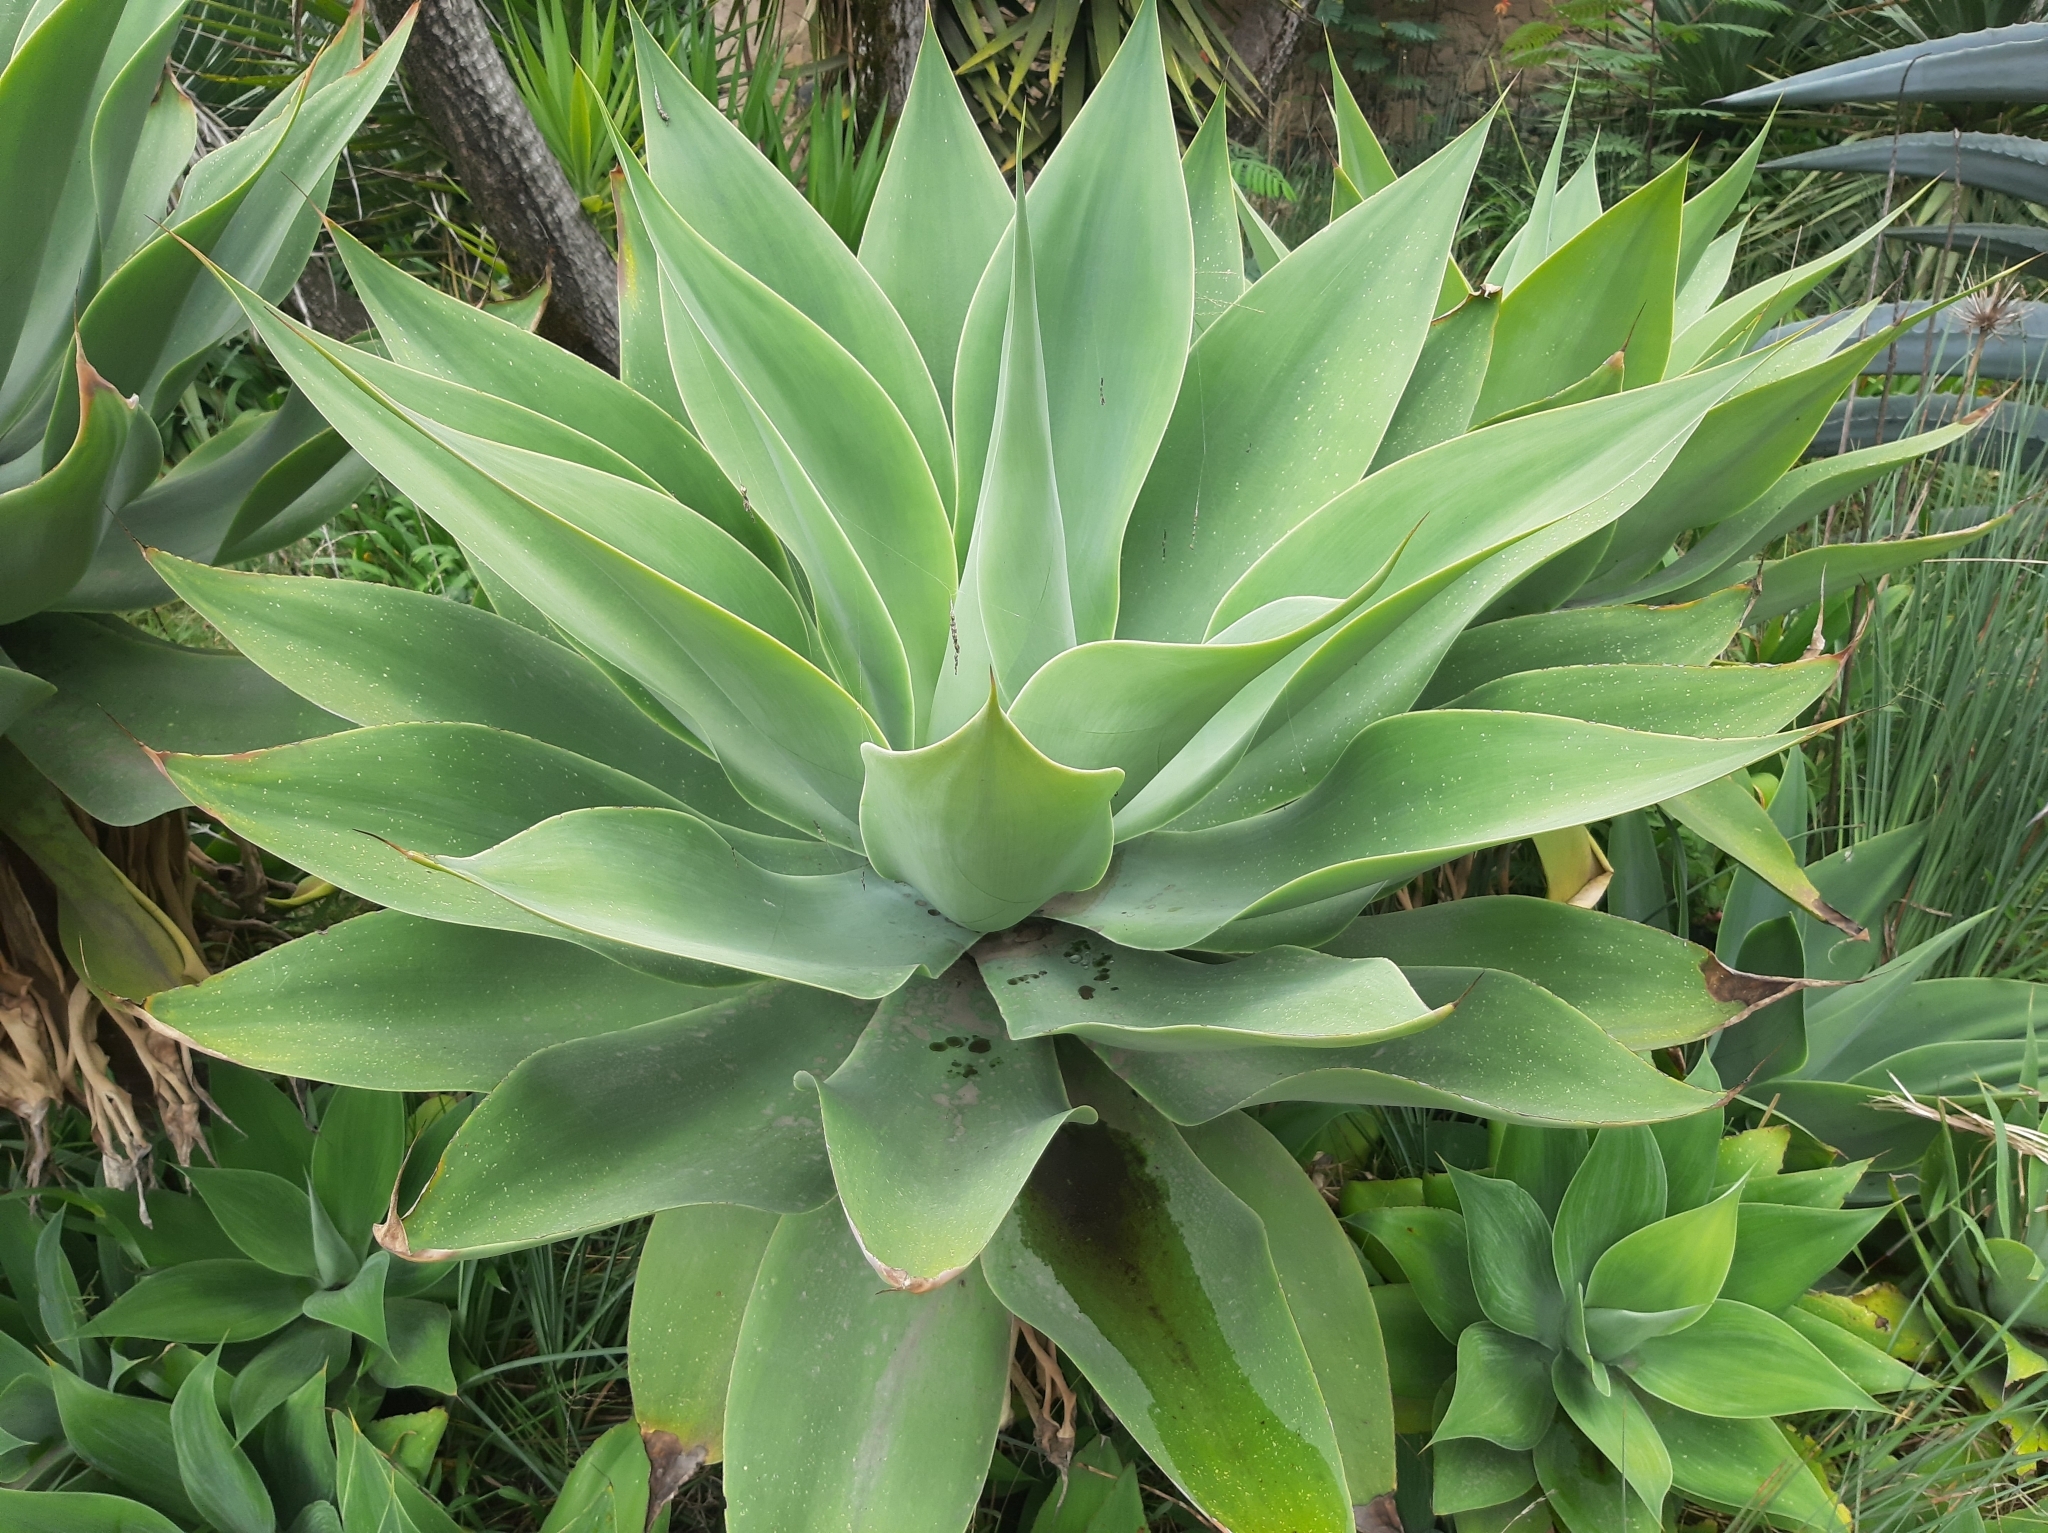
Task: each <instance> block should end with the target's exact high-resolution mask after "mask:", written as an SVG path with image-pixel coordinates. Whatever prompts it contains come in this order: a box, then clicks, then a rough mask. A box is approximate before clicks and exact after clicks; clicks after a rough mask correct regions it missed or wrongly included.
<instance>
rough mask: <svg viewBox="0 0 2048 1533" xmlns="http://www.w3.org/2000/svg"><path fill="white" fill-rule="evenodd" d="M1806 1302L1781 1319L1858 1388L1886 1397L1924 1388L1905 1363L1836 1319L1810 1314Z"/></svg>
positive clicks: (1784, 1314)
mask: <svg viewBox="0 0 2048 1533" xmlns="http://www.w3.org/2000/svg"><path fill="white" fill-rule="evenodd" d="M1804 1302H1805V1301H1802V1303H1800V1304H1795V1305H1793V1306H1792V1308H1790V1309H1788V1310H1786V1311H1785V1312H1784V1313H1783V1314H1781V1315H1780V1316H1779V1317H1778V1318H1779V1319H1780V1320H1782V1321H1784V1322H1785V1323H1786V1324H1787V1325H1789V1326H1791V1327H1792V1329H1793V1330H1795V1331H1797V1332H1798V1333H1799V1334H1800V1335H1801V1336H1803V1337H1804V1338H1805V1339H1806V1340H1807V1341H1809V1342H1811V1343H1812V1344H1813V1346H1814V1347H1815V1348H1816V1349H1818V1350H1819V1352H1820V1354H1821V1356H1823V1357H1825V1358H1826V1359H1827V1360H1828V1361H1829V1362H1831V1363H1833V1364H1834V1365H1835V1366H1836V1367H1837V1368H1839V1369H1840V1370H1841V1371H1842V1372H1843V1374H1844V1375H1846V1376H1847V1377H1848V1379H1849V1381H1850V1382H1851V1383H1853V1384H1854V1385H1856V1387H1857V1388H1859V1389H1864V1390H1868V1391H1869V1392H1870V1393H1871V1394H1873V1395H1884V1394H1891V1393H1893V1392H1894V1391H1896V1390H1901V1389H1916V1388H1920V1387H1922V1386H1923V1384H1924V1382H1925V1381H1924V1380H1923V1379H1922V1378H1921V1376H1920V1375H1919V1374H1917V1373H1915V1372H1914V1371H1913V1370H1912V1369H1911V1368H1909V1367H1907V1366H1906V1364H1904V1363H1902V1362H1900V1361H1899V1360H1898V1359H1897V1358H1895V1357H1892V1356H1890V1355H1889V1354H1888V1353H1886V1352H1885V1351H1883V1350H1882V1349H1881V1348H1879V1347H1876V1346H1873V1345H1872V1344H1871V1343H1870V1342H1868V1341H1865V1340H1864V1339H1863V1338H1862V1337H1860V1336H1857V1335H1855V1334H1853V1333H1852V1332H1850V1331H1848V1330H1845V1329H1844V1328H1843V1327H1842V1326H1840V1325H1837V1324H1836V1323H1835V1322H1834V1321H1833V1320H1830V1319H1827V1318H1825V1317H1823V1316H1822V1315H1818V1314H1814V1313H1810V1312H1809V1311H1808V1310H1807V1309H1806V1308H1805V1307H1804Z"/></svg>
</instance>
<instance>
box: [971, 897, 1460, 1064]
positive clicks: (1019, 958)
mask: <svg viewBox="0 0 2048 1533" xmlns="http://www.w3.org/2000/svg"><path fill="white" fill-rule="evenodd" d="M974 956H975V961H976V962H977V963H978V964H980V965H981V972H982V974H983V976H984V977H985V978H986V979H987V980H988V983H989V989H990V990H991V991H992V992H993V994H994V995H995V999H996V1004H997V1006H999V1007H1000V1008H1002V1014H1003V1021H1004V1022H1005V1024H1006V1025H1007V1026H1008V1028H1009V1031H1010V1036H1011V1037H1013V1038H1040V1037H1045V1036H1048V1035H1051V1034H1055V1033H1072V1034H1074V1035H1075V1036H1077V1037H1081V1038H1086V1039H1087V1040H1088V1041H1089V1042H1091V1043H1101V1044H1107V1045H1110V1046H1111V1047H1115V1048H1124V1049H1141V1050H1142V1049H1156V1050H1163V1051H1166V1052H1172V1053H1178V1052H1182V1051H1186V1050H1204V1049H1236V1048H1243V1047H1246V1046H1247V1045H1257V1044H1296V1045H1300V1046H1302V1047H1305V1048H1328V1047H1339V1046H1346V1045H1354V1044H1360V1043H1364V1042H1367V1041H1369V1040H1373V1039H1381V1038H1387V1037H1400V1036H1403V1035H1405V1034H1408V1033H1412V1032H1420V1031H1421V1030H1422V1029H1424V1028H1426V1027H1429V1026H1431V1025H1432V1024H1433V1023H1435V1022H1437V1021H1439V1020H1441V1019H1442V1017H1443V1016H1444V1015H1445V1012H1444V1011H1443V1010H1442V1009H1441V1008H1432V1007H1430V1006H1428V1005H1425V1004H1424V1003H1423V1001H1422V998H1421V997H1420V996H1418V995H1416V993H1415V991H1414V988H1413V987H1412V986H1410V985H1409V983H1408V981H1407V980H1406V979H1404V978H1403V977H1402V975H1401V971H1400V970H1399V969H1398V968H1396V967H1395V966H1394V965H1393V964H1392V963H1390V962H1388V961H1386V960H1385V959H1374V958H1361V959H1343V958H1332V957H1329V956H1327V955H1325V954H1322V953H1318V952H1315V951H1314V950H1312V949H1308V948H1295V947H1279V948H1274V949H1272V950H1271V951H1269V952H1264V953H1257V954H1253V955H1251V956H1248V957H1245V958H1240V959H1237V960H1235V961H1234V962H1231V963H1227V964H1213V963H1200V962H1196V961H1195V960H1192V959H1187V958H1177V957H1174V956H1173V955H1171V954H1168V953H1150V952H1145V951H1143V950H1141V949H1136V948H1120V947H1118V946H1117V945H1116V944H1115V943H1112V942H1107V941H1105V940H1103V939H1102V938H1101V937H1098V936H1096V935H1095V934H1094V933H1092V932H1087V931H1080V930H1077V929H1076V928H1074V927H1071V926H1057V925H1052V924H1050V923H1045V924H1040V923H1031V924H1029V925H1025V926H1020V927H1017V928H1015V929H1014V930H1012V931H1009V932H1005V933H1003V934H1002V935H1001V936H1000V937H992V938H990V939H988V940H987V941H986V942H984V943H983V944H981V945H980V946H979V947H978V948H977V949H976V950H975V955H974Z"/></svg>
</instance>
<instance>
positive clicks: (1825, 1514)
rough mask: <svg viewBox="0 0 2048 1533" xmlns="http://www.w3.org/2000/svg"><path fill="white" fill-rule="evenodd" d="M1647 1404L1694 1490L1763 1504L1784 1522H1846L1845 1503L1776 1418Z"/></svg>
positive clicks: (1685, 1486) (1682, 1481)
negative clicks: (1699, 1412)
mask: <svg viewBox="0 0 2048 1533" xmlns="http://www.w3.org/2000/svg"><path fill="white" fill-rule="evenodd" d="M1644 1404H1645V1407H1646V1408H1647V1410H1648V1411H1649V1413H1650V1419H1651V1420H1652V1421H1654V1422H1655V1423H1656V1427H1657V1433H1658V1435H1659V1437H1660V1438H1662V1440H1663V1441H1664V1443H1665V1445H1666V1446H1667V1447H1668V1449H1669V1450H1670V1454H1671V1476H1672V1483H1674V1484H1675V1485H1677V1486H1678V1488H1679V1489H1680V1490H1683V1491H1684V1492H1685V1493H1686V1494H1687V1495H1689V1496H1694V1497H1697V1498H1698V1499H1699V1500H1701V1501H1703V1502H1706V1503H1707V1504H1708V1505H1710V1506H1714V1507H1718V1508H1721V1509H1724V1510H1727V1511H1735V1510H1738V1509H1742V1508H1756V1509H1758V1510H1760V1511H1762V1512H1763V1513H1764V1514H1765V1515H1766V1516H1767V1517H1769V1518H1770V1519H1771V1521H1772V1522H1774V1523H1777V1524H1779V1525H1780V1526H1786V1527H1794V1528H1810V1529H1830V1528H1835V1527H1838V1526H1840V1523H1841V1505H1840V1503H1839V1502H1838V1501H1836V1499H1835V1498H1834V1496H1833V1495H1831V1494H1830V1493H1829V1491H1828V1489H1827V1487H1826V1486H1825V1485H1824V1484H1823V1483H1822V1481H1821V1478H1820V1475H1819V1474H1818V1473H1817V1472H1816V1471H1815V1469H1814V1467H1813V1466H1812V1465H1811V1464H1809V1463H1807V1462H1806V1461H1805V1460H1804V1459H1803V1458H1802V1457H1801V1456H1800V1454H1799V1451H1798V1450H1797V1449H1796V1448H1795V1447H1794V1446H1793V1445H1792V1443H1791V1441H1790V1440H1789V1439H1788V1438H1787V1437H1786V1435H1785V1433H1784V1432H1783V1431H1781V1430H1780V1429H1779V1428H1778V1426H1777V1425H1776V1424H1775V1423H1773V1422H1770V1421H1758V1420H1727V1419H1717V1418H1715V1417H1711V1416H1695V1415H1693V1414H1691V1413H1690V1412H1687V1411H1682V1410H1679V1409H1678V1408H1677V1407H1676V1406H1671V1405H1666V1404H1664V1403H1663V1402H1662V1401H1659V1400H1655V1399H1652V1400H1648V1401H1645V1402H1644Z"/></svg>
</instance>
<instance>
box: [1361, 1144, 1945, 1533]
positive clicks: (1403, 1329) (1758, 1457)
mask: <svg viewBox="0 0 2048 1533" xmlns="http://www.w3.org/2000/svg"><path fill="white" fill-rule="evenodd" d="M1720 1126H1721V1116H1720V1114H1719V1113H1718V1112H1711V1113H1706V1114H1702V1115H1700V1116H1698V1117H1695V1118H1689V1119H1685V1120H1683V1121H1681V1122H1677V1123H1671V1124H1665V1125H1660V1126H1658V1127H1656V1128H1654V1129H1651V1128H1607V1129H1602V1130H1600V1131H1599V1133H1598V1134H1596V1135H1594V1136H1593V1137H1592V1139H1591V1142H1590V1145H1589V1143H1588V1140H1587V1136H1586V1135H1585V1134H1584V1133H1583V1132H1577V1131H1572V1130H1558V1129H1526V1128H1509V1129H1507V1131H1506V1132H1505V1133H1503V1134H1501V1135H1499V1136H1498V1139H1497V1144H1496V1153H1495V1165H1494V1170H1493V1174H1492V1175H1488V1176H1479V1175H1474V1174H1473V1173H1471V1172H1467V1171H1458V1170H1453V1171H1452V1172H1451V1179H1452V1181H1453V1184H1454V1186H1455V1189H1456V1195H1457V1196H1456V1202H1457V1205H1458V1207H1457V1208H1456V1209H1448V1208H1436V1207H1415V1208H1376V1209H1371V1210H1368V1211H1366V1212H1363V1213H1361V1214H1359V1215H1357V1216H1356V1222H1357V1223H1358V1224H1359V1225H1360V1226H1361V1227H1362V1229H1363V1230H1364V1231H1365V1233H1366V1234H1367V1235H1368V1236H1369V1237H1370V1242H1371V1246H1370V1249H1372V1250H1373V1251H1374V1252H1375V1256H1376V1259H1377V1260H1379V1261H1381V1262H1382V1263H1383V1264H1384V1265H1385V1266H1387V1267H1388V1268H1389V1269H1391V1270H1390V1272H1389V1275H1390V1276H1392V1277H1394V1278H1396V1279H1397V1280H1401V1279H1405V1284H1404V1286H1402V1287H1400V1288H1398V1289H1395V1288H1389V1289H1381V1290H1379V1291H1378V1292H1379V1294H1380V1296H1381V1305H1380V1309H1381V1314H1382V1316H1383V1318H1384V1319H1385V1321H1386V1323H1387V1326H1388V1350H1389V1353H1390V1355H1391V1356H1392V1357H1393V1358H1395V1359H1396V1363H1395V1373H1396V1376H1397V1377H1399V1378H1400V1379H1401V1381H1402V1383H1403V1385H1404V1386H1405V1387H1406V1388H1409V1389H1418V1390H1426V1391H1428V1392H1429V1393H1430V1394H1433V1395H1436V1396H1437V1400H1438V1405H1437V1407H1436V1408H1434V1409H1433V1408H1432V1406H1431V1405H1430V1403H1429V1402H1428V1401H1427V1400H1417V1401H1414V1402H1412V1405H1411V1407H1410V1409H1411V1410H1412V1409H1413V1408H1414V1407H1420V1410H1421V1412H1422V1414H1423V1416H1424V1418H1425V1419H1423V1420H1421V1421H1414V1420H1409V1421H1404V1422H1403V1423H1402V1427H1403V1430H1409V1429H1411V1428H1412V1429H1416V1430H1421V1431H1428V1430H1430V1429H1431V1428H1432V1427H1433V1429H1434V1435H1433V1436H1432V1437H1431V1438H1430V1452H1429V1461H1430V1467H1431V1471H1432V1476H1431V1477H1432V1486H1431V1490H1432V1495H1431V1505H1432V1509H1433V1510H1434V1511H1435V1512H1437V1513H1438V1514H1440V1515H1446V1516H1454V1517H1456V1518H1457V1519H1458V1526H1459V1528H1460V1530H1461V1533H1462V1530H1464V1529H1466V1528H1468V1527H1472V1528H1485V1529H1493V1528H1500V1527H1503V1526H1506V1525H1508V1524H1509V1523H1512V1524H1513V1525H1514V1526H1516V1527H1519V1528H1522V1529H1525V1530H1527V1529H1536V1528H1540V1527H1541V1526H1543V1523H1544V1520H1545V1518H1546V1517H1547V1518H1549V1519H1552V1520H1554V1521H1555V1522H1557V1523H1559V1524H1561V1525H1562V1526H1563V1527H1564V1528H1567V1529H1569V1530H1570V1533H1606V1530H1609V1529H1613V1530H1623V1529H1637V1528H1640V1529H1644V1530H1648V1529H1654V1528H1657V1527H1659V1526H1662V1525H1664V1524H1663V1520H1662V1518H1663V1512H1664V1508H1665V1503H1666V1498H1667V1496H1669V1495H1670V1494H1671V1493H1672V1492H1673V1491H1674V1490H1676V1491H1678V1492H1680V1493H1682V1495H1683V1496H1685V1497H1689V1498H1691V1499H1692V1500H1694V1501H1697V1502H1700V1503H1703V1504H1705V1505H1707V1506H1709V1507H1712V1508H1715V1509H1717V1510H1720V1511H1723V1512H1741V1511H1744V1510H1748V1511H1750V1512H1752V1513H1761V1514H1762V1516H1763V1518H1764V1520H1765V1521H1766V1522H1767V1523H1768V1524H1770V1525H1772V1526H1776V1527H1788V1528H1808V1527H1810V1528H1832V1527H1835V1526H1837V1525H1838V1522H1839V1521H1840V1511H1839V1508H1838V1506H1837V1504H1836V1502H1835V1499H1834V1497H1833V1496H1832V1495H1831V1494H1830V1493H1829V1492H1828V1490H1827V1488H1826V1485H1825V1484H1824V1483H1823V1481H1822V1480H1821V1479H1820V1477H1819V1476H1818V1475H1817V1474H1816V1473H1815V1472H1814V1470H1813V1469H1812V1468H1811V1466H1809V1465H1808V1464H1807V1463H1806V1462H1804V1461H1803V1460H1802V1458H1801V1457H1800V1454H1799V1452H1798V1451H1797V1449H1796V1448H1795V1446H1794V1444H1793V1442H1792V1441H1791V1440H1790V1439H1788V1437H1787V1436H1786V1435H1785V1433H1784V1432H1783V1431H1781V1430H1780V1429H1779V1427H1778V1426H1777V1425H1776V1423H1775V1422H1774V1421H1773V1420H1772V1418H1773V1417H1778V1416H1788V1415H1797V1414H1799V1413H1801V1412H1806V1411H1843V1410H1850V1411H1854V1410H1877V1409H1881V1408H1882V1407H1880V1406H1879V1405H1878V1402H1877V1401H1876V1400H1875V1399H1873V1398H1872V1396H1873V1395H1875V1394H1882V1393H1889V1392H1893V1391H1896V1390H1900V1389H1906V1388H1909V1387H1911V1386H1913V1385H1914V1384H1916V1383H1918V1382H1920V1380H1919V1376H1918V1375H1916V1374H1915V1373H1914V1372H1913V1371H1912V1370H1911V1369H1910V1368H1908V1367H1907V1366H1906V1365H1905V1364H1904V1363H1902V1362H1899V1361H1898V1360H1897V1359H1895V1358H1893V1357H1890V1356H1888V1355H1886V1354H1885V1353H1884V1352H1882V1351H1880V1350H1879V1349H1878V1348H1876V1347H1874V1346H1872V1345H1871V1344H1870V1343H1869V1342H1867V1341H1865V1340H1862V1339H1861V1338H1860V1337H1858V1336H1857V1335H1856V1334H1854V1333H1853V1332H1852V1331H1851V1330H1849V1329H1847V1328H1845V1326H1844V1325H1841V1324H1837V1323H1836V1322H1835V1320H1834V1318H1832V1317H1833V1316H1835V1315H1836V1314H1837V1313H1838V1311H1839V1310H1840V1308H1841V1301H1839V1300H1836V1301H1834V1302H1833V1303H1832V1304H1830V1303H1828V1302H1827V1301H1826V1300H1824V1299H1822V1300H1819V1301H1818V1302H1810V1303H1807V1302H1803V1296H1805V1294H1806V1291H1807V1289H1808V1288H1809V1287H1810V1286H1811V1285H1812V1284H1813V1283H1815V1282H1817V1281H1818V1280H1819V1279H1820V1278H1822V1277H1823V1276H1824V1275H1825V1274H1826V1273H1827V1272H1828V1271H1829V1270H1830V1269H1832V1268H1833V1267H1834V1266H1835V1265H1836V1263H1837V1262H1839V1261H1840V1260H1841V1259H1842V1257H1843V1255H1844V1254H1845V1253H1846V1252H1847V1251H1848V1250H1849V1249H1850V1248H1851V1247H1852V1246H1854V1245H1855V1243H1856V1242H1857V1241H1858V1240H1859V1239H1861V1238H1862V1237H1863V1236H1864V1235H1866V1234H1868V1233H1869V1231H1870V1229H1871V1227H1872V1226H1873V1225H1875V1224H1876V1223H1877V1221H1878V1219H1879V1218H1881V1217H1882V1215H1883V1213H1884V1210H1883V1209H1882V1208H1879V1209H1871V1210H1853V1209H1843V1208H1842V1207H1841V1204H1842V1200H1843V1199H1844V1198H1845V1197H1846V1196H1847V1194H1848V1193H1849V1192H1850V1191H1851V1190H1852V1189H1853V1188H1854V1187H1855V1185H1856V1182H1857V1179H1858V1178H1859V1177H1860V1176H1861V1175H1862V1173H1863V1171H1864V1170H1865V1168H1866V1165H1867V1163H1858V1164H1853V1165H1848V1166H1840V1167H1832V1168H1828V1169H1824V1170H1819V1171H1806V1172H1794V1173H1790V1174H1781V1172H1780V1170H1779V1167H1780V1165H1781V1163H1782V1160H1783V1155H1784V1148H1785V1142H1786V1140H1787V1138H1788V1137H1789V1135H1788V1133H1787V1131H1786V1130H1785V1129H1783V1128H1778V1129H1760V1130H1751V1131H1750V1132H1748V1133H1746V1134H1739V1135H1736V1136H1735V1137H1734V1138H1732V1139H1729V1140H1726V1141H1723V1142H1721V1143H1719V1144H1718V1145H1717V1143H1716V1136H1717V1134H1718V1131H1719V1129H1720ZM1364 1185H1366V1186H1373V1185H1376V1184H1364ZM1390 1185H1395V1186H1398V1185H1402V1184H1390ZM1396 1317H1406V1318H1405V1323H1404V1322H1403V1321H1401V1320H1397V1318H1396ZM1431 1329H1433V1331H1434V1332H1435V1333H1437V1334H1438V1335H1440V1336H1441V1337H1442V1338H1443V1341H1444V1342H1448V1343H1450V1344H1451V1345H1452V1346H1454V1347H1455V1349H1456V1355H1455V1359H1453V1358H1452V1356H1451V1355H1450V1353H1449V1352H1447V1351H1445V1350H1443V1344H1442V1343H1435V1342H1434V1338H1433V1337H1425V1336H1422V1335H1418V1334H1417V1331H1418V1330H1424V1331H1426V1330H1431ZM1432 1343H1434V1344H1432ZM1446 1375H1448V1380H1450V1381H1454V1382H1453V1383H1452V1385H1451V1388H1450V1389H1449V1390H1448V1392H1447V1396H1448V1398H1447V1399H1446V1398H1445V1392H1440V1391H1439V1390H1438V1389H1437V1387H1436V1386H1437V1384H1438V1383H1439V1382H1440V1381H1444V1380H1445V1377H1446ZM1439 1412H1440V1414H1439Z"/></svg>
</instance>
